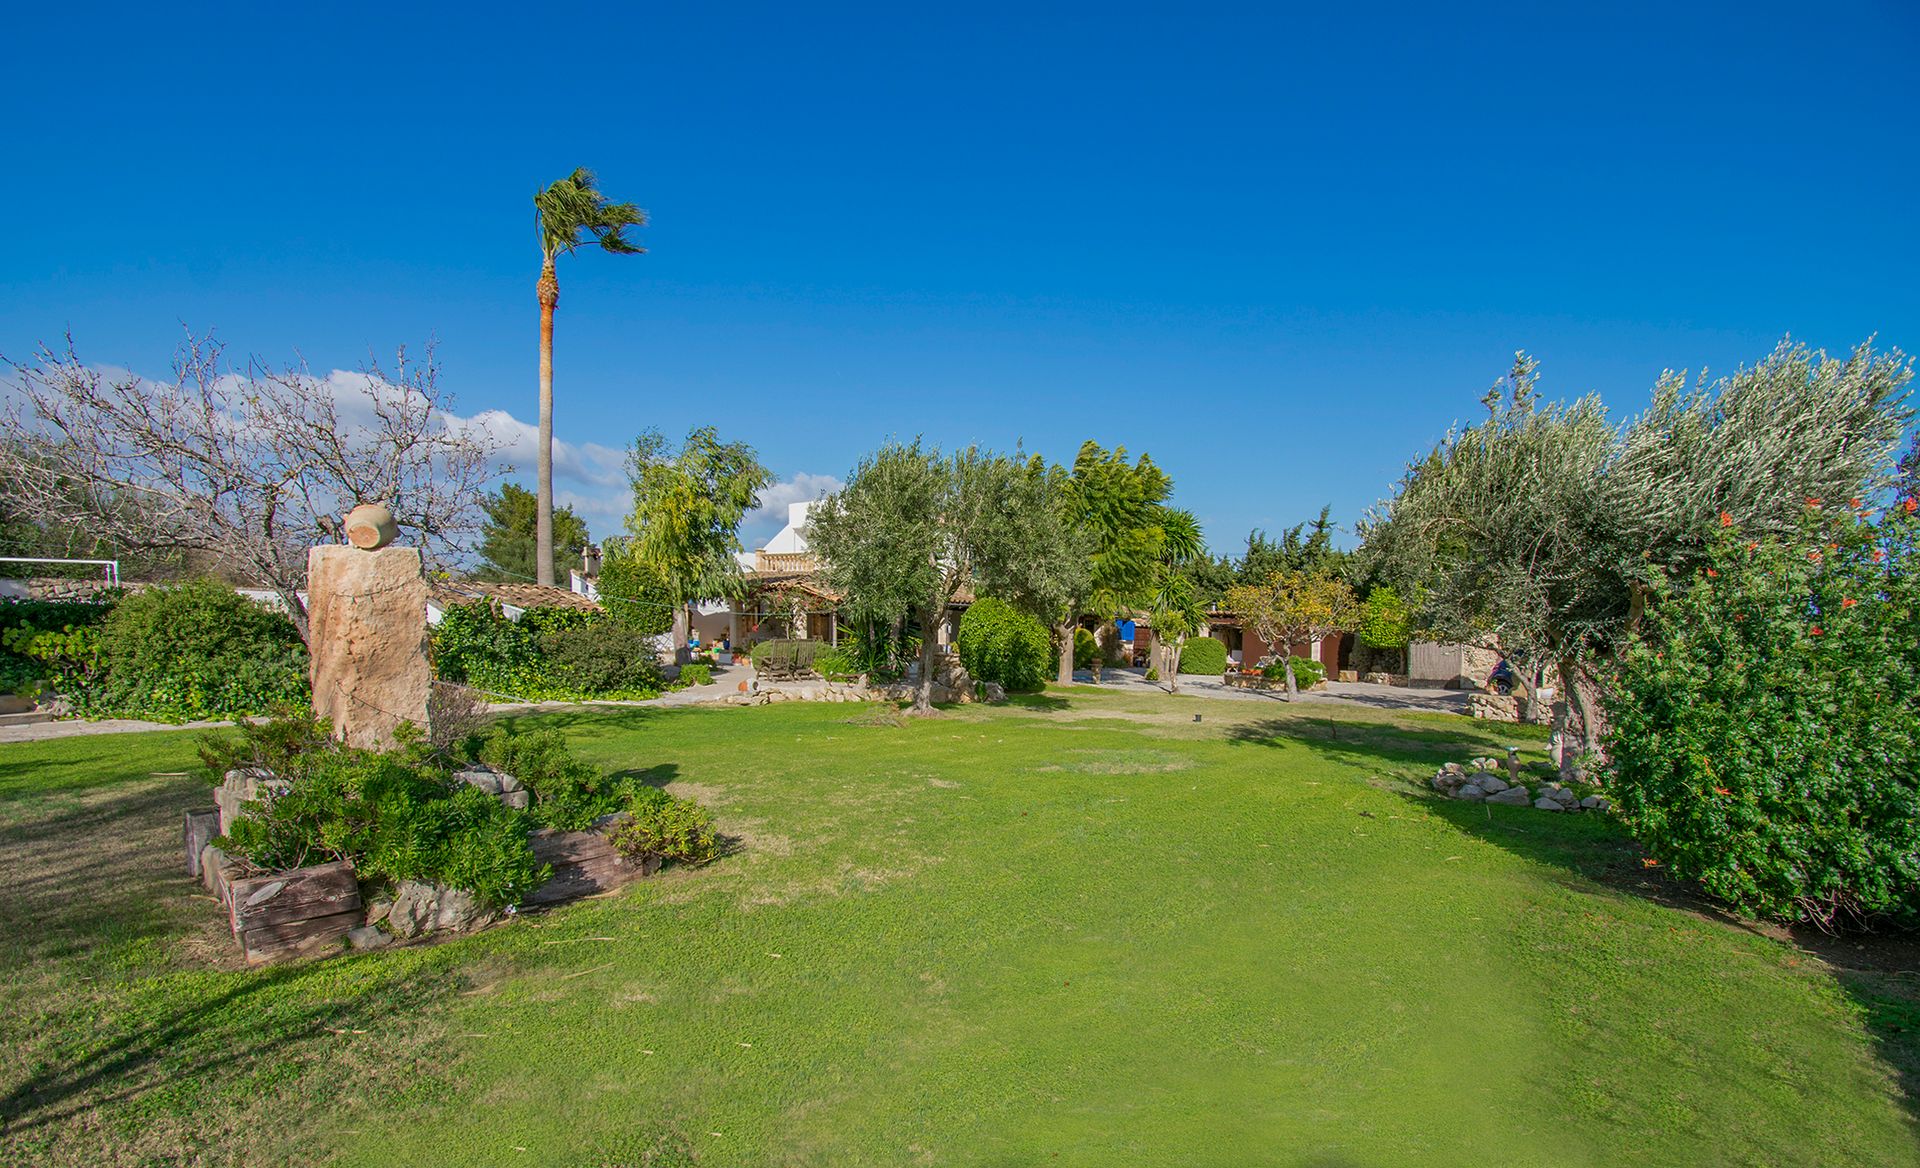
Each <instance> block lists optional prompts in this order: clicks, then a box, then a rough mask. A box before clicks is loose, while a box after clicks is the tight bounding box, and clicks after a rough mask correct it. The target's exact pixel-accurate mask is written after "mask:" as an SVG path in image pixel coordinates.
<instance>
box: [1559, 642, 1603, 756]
mask: <svg viewBox="0 0 1920 1168" xmlns="http://www.w3.org/2000/svg"><path fill="white" fill-rule="evenodd" d="M1559 673H1560V687H1561V689H1562V690H1563V691H1564V693H1563V694H1562V695H1561V700H1560V701H1558V702H1555V703H1554V730H1555V733H1556V737H1558V738H1559V740H1560V778H1561V780H1562V781H1563V782H1571V781H1572V780H1573V778H1574V777H1575V772H1577V771H1578V770H1580V769H1581V763H1582V762H1595V761H1598V760H1599V758H1600V725H1599V720H1598V714H1597V712H1596V711H1595V710H1594V708H1593V702H1592V700H1591V699H1590V697H1589V695H1588V693H1587V691H1586V689H1585V688H1584V687H1583V685H1582V682H1583V680H1584V678H1583V677H1582V675H1581V671H1580V668H1579V667H1578V666H1577V665H1575V664H1574V663H1573V662H1571V661H1562V662H1560V669H1559ZM1574 719H1578V720H1579V722H1580V733H1579V734H1578V735H1575V734H1574V733H1573V726H1572V723H1573V720H1574Z"/></svg>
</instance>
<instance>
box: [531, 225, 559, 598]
mask: <svg viewBox="0 0 1920 1168" xmlns="http://www.w3.org/2000/svg"><path fill="white" fill-rule="evenodd" d="M535 291H536V292H537V293H538V294H539V297H540V454H539V459H540V471H539V478H540V482H539V484H538V486H537V488H536V492H535V503H534V518H533V549H534V550H533V558H534V565H533V577H534V579H535V580H537V581H539V582H540V583H542V584H551V583H553V582H554V581H553V310H554V309H556V308H558V307H560V278H559V276H557V275H556V274H555V273H554V270H553V257H552V256H548V257H547V258H546V261H545V262H544V263H542V264H541V265H540V283H539V284H538V285H536V288H535Z"/></svg>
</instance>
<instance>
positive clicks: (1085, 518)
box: [1054, 441, 1204, 685]
mask: <svg viewBox="0 0 1920 1168" xmlns="http://www.w3.org/2000/svg"><path fill="white" fill-rule="evenodd" d="M1172 494H1173V480H1172V479H1171V478H1169V477H1168V476H1167V474H1166V472H1164V471H1162V470H1161V469H1160V468H1159V467H1157V466H1155V465H1154V463H1153V459H1152V458H1150V457H1148V456H1147V455H1144V454H1143V455H1141V456H1140V457H1139V459H1138V460H1137V461H1135V462H1131V463H1129V462H1128V461H1127V451H1126V448H1125V447H1115V448H1114V449H1113V450H1111V451H1109V450H1106V449H1104V448H1103V447H1101V446H1100V444H1099V443H1097V442H1092V441H1088V442H1086V443H1084V444H1083V445H1082V446H1081V447H1080V452H1079V454H1078V455H1076V456H1075V457H1074V460H1073V469H1072V471H1071V472H1070V473H1069V474H1068V475H1067V476H1066V479H1065V482H1064V484H1063V489H1062V490H1061V491H1060V492H1059V493H1058V495H1057V496H1056V497H1055V500H1056V503H1057V505H1058V506H1059V507H1060V508H1061V515H1062V519H1061V524H1062V526H1063V528H1064V531H1065V533H1066V534H1064V535H1063V536H1062V537H1061V541H1062V548H1063V551H1064V554H1065V556H1066V558H1067V559H1068V560H1069V562H1070V564H1071V566H1070V568H1069V570H1068V571H1067V573H1066V583H1067V586H1066V588H1065V589H1064V596H1063V601H1064V602H1063V603H1061V604H1060V605H1059V606H1058V607H1057V608H1056V609H1055V614H1056V615H1055V618H1054V620H1055V626H1056V627H1055V635H1056V636H1057V638H1058V641H1059V652H1060V659H1059V662H1058V674H1057V680H1058V681H1059V683H1060V684H1061V685H1071V684H1073V649H1072V646H1073V641H1074V635H1073V629H1074V627H1075V626H1076V625H1077V624H1078V622H1079V619H1080V617H1081V616H1082V615H1085V614H1087V613H1092V614H1093V615H1095V616H1097V617H1099V618H1100V620H1101V627H1100V631H1099V632H1098V633H1096V634H1095V640H1096V643H1101V642H1102V641H1103V639H1104V637H1105V635H1106V632H1107V628H1106V626H1107V624H1108V623H1110V622H1111V621H1112V620H1113V618H1114V617H1115V616H1117V615H1118V614H1119V613H1120V612H1121V611H1122V610H1123V609H1134V608H1147V607H1149V606H1150V604H1151V602H1152V599H1153V596H1154V593H1155V591H1156V589H1157V586H1158V585H1159V583H1160V573H1161V565H1162V563H1163V559H1164V557H1165V556H1166V554H1167V544H1168V540H1169V530H1168V525H1169V524H1170V523H1175V522H1177V520H1176V519H1174V518H1173V516H1172V509H1171V508H1169V507H1168V506H1167V505H1166V501H1167V499H1168V497H1170V496H1171V495H1172ZM1188 518H1189V519H1190V518H1191V517H1190V516H1189V517H1188ZM1194 533H1195V534H1196V535H1197V528H1195V529H1194ZM1181 534H1182V533H1180V532H1175V533H1173V538H1176V539H1178V538H1180V537H1181ZM1180 550H1182V551H1183V552H1192V549H1190V548H1186V549H1180ZM1200 554H1204V549H1201V550H1200V552H1198V553H1193V554H1191V555H1184V554H1183V555H1182V557H1181V559H1182V560H1183V561H1184V560H1187V559H1192V558H1197V556H1198V555H1200ZM1099 660H1100V659H1099V657H1098V656H1096V657H1095V659H1094V661H1095V664H1094V671H1095V679H1096V680H1098V675H1099V668H1100V667H1099Z"/></svg>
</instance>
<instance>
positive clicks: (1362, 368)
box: [0, 2, 1920, 551]
mask: <svg viewBox="0 0 1920 1168" xmlns="http://www.w3.org/2000/svg"><path fill="white" fill-rule="evenodd" d="M1335 9H1338V10H1339V11H1337V12H1336V11H1334V10H1335ZM1468 9H1472V11H1468ZM564 11H565V14H566V16H565V17H563V16H561V15H556V14H554V13H552V12H549V13H548V14H546V15H541V14H539V12H538V11H537V10H536V9H534V8H530V7H528V6H525V5H515V6H512V7H507V6H497V7H490V6H486V5H460V6H457V7H455V6H449V7H446V8H444V9H441V10H438V11H434V10H430V9H427V8H426V7H425V6H420V7H419V8H418V9H417V10H416V9H415V6H408V5H393V4H386V5H379V6H369V7H354V6H349V5H335V6H325V10H324V11H323V10H322V8H321V7H318V6H307V7H304V8H302V7H300V6H264V5H263V6H238V7H233V8H230V9H225V10H220V9H215V8H211V7H190V8H189V9H186V10H182V9H180V8H178V7H169V6H156V5H150V4H147V5H138V6H127V7H125V8H122V9H116V8H115V7H114V6H112V5H93V6H87V7H86V8H85V9H84V10H83V8H82V6H77V5H72V6H51V5H41V6H32V7H31V8H29V9H25V10H21V11H17V12H14V13H13V14H12V15H11V16H10V17H9V21H8V23H9V34H10V35H9V38H8V39H9V41H10V48H9V52H8V54H7V65H8V72H9V79H8V84H7V97H6V110H7V112H6V116H5V118H4V119H3V120H0V145H4V147H5V152H4V157H5V158H6V159H7V160H8V161H9V163H10V165H9V167H8V170H9V172H10V173H9V176H8V181H6V182H4V183H0V221H3V222H5V223H6V224H7V228H6V230H5V231H4V232H0V352H4V353H5V354H7V355H8V356H12V357H21V356H24V355H26V353H27V351H28V350H29V349H30V348H31V346H32V345H33V344H34V343H35V342H37V341H40V340H42V339H52V338H55V337H57V336H58V334H60V333H62V332H63V331H66V330H68V329H71V330H72V332H73V333H74V336H75V339H76V341H77V342H78V345H79V347H80V350H81V353H82V356H83V357H85V358H86V359H88V360H90V361H93V362H96V363H99V364H103V365H115V366H120V367H126V368H132V369H135V370H139V371H142V372H146V373H157V372H163V371H164V370H165V368H166V365H167V363H168V360H169V357H170V355H171V352H172V349H173V347H174V345H175V343H176V342H177V340H178V337H179V330H180V327H181V324H182V323H183V322H184V323H186V324H187V325H190V326H192V327H193V328H195V329H207V328H212V329H215V330H217V332H218V334H219V335H220V336H222V337H224V338H225V339H226V340H227V341H228V342H229V343H230V345H231V346H233V347H234V349H235V350H237V351H239V352H243V353H254V354H258V355H260V356H262V357H265V358H268V359H270V360H276V361H281V360H287V359H291V358H293V357H294V356H295V355H296V354H298V355H300V356H303V357H304V358H305V359H306V360H307V361H308V362H309V363H310V364H311V365H312V366H314V367H316V368H319V369H323V370H324V369H332V368H335V367H342V368H353V367H356V366H358V365H360V364H361V363H362V362H363V361H364V360H365V359H366V358H367V356H368V355H369V353H380V354H390V353H391V352H392V350H393V349H394V347H395V346H397V345H400V344H402V343H407V344H411V345H414V346H418V345H419V344H421V343H422V342H424V341H426V340H427V339H428V338H435V339H437V341H438V344H439V355H440V357H441V359H442V361H443V363H444V367H445V384H446V385H447V386H448V387H450V388H452V389H453V390H454V391H455V392H456V394H457V395H458V397H459V407H460V410H461V411H462V412H463V413H472V412H478V411H480V410H483V409H502V410H508V411H511V412H512V413H513V414H514V415H516V416H517V417H519V418H521V419H524V420H527V421H531V420H532V419H533V417H534V411H535V343H536V309H535V303H534V296H533V283H534V279H535V276H536V275H537V266H538V256H537V250H536V245H535V238H534V234H533V223H532V210H531V204H530V201H529V200H530V198H531V195H532V193H533V192H534V190H535V189H536V188H537V187H539V186H540V185H542V184H544V183H546V182H549V181H551V180H553V179H555V178H558V177H561V176H562V175H564V174H566V173H567V172H568V171H569V170H571V169H572V168H573V167H575V166H580V165H585V166H590V167H592V168H594V169H595V170H597V171H598V172H599V174H600V176H601V179H602V183H603V186H604V188H605V189H606V190H607V191H608V192H609V193H610V194H612V195H614V196H615V197H618V198H622V199H628V200H632V201H634V202H637V203H639V204H640V205H642V206H643V207H646V208H647V209H648V210H649V211H650V212H651V213H652V216H653V224H652V225H651V226H650V227H648V228H647V229H645V230H644V231H643V232H642V233H641V235H642V239H643V241H644V242H645V244H646V245H647V246H648V248H649V249H650V253H649V254H648V255H645V256H639V257H610V256H604V255H600V254H586V253H582V254H580V255H576V256H574V257H572V258H570V259H568V260H565V261H563V264H562V271H561V290H562V291H561V307H560V313H559V320H558V358H557V374H556V395H557V398H558V401H559V405H558V409H557V418H558V421H557V429H558V433H559V435H560V437H561V438H562V439H563V440H565V441H566V442H568V443H569V444H570V448H571V449H572V450H574V451H576V452H581V453H583V454H585V455H591V453H592V450H593V448H594V447H598V448H600V449H602V450H603V451H604V450H611V449H614V448H618V447H620V446H621V445H623V444H624V443H626V442H628V441H630V440H631V438H632V437H633V435H634V434H636V433H638V432H639V431H641V430H642V429H645V428H648V427H658V428H660V429H662V430H665V431H666V432H668V433H669V434H675V433H681V432H684V431H685V430H686V429H687V428H688V427H689V426H692V425H697V424H703V423H712V424H715V425H717V426H719V427H720V429H721V430H722V432H723V433H724V434H726V435H727V436H729V437H738V438H741V439H745V440H747V441H749V442H751V443H753V444H754V445H755V446H757V447H758V448H759V449H760V451H761V452H762V455H763V457H764V458H765V460H766V461H767V463H768V464H769V465H770V466H771V467H772V468H773V469H774V470H775V471H776V472H777V473H778V474H779V475H780V476H781V477H782V479H783V480H786V481H787V485H786V486H785V487H784V488H783V490H782V492H781V493H780V494H779V496H778V498H779V499H785V498H787V497H794V496H799V495H804V494H807V493H809V492H810V491H811V490H814V489H817V488H818V487H819V486H820V485H821V484H822V483H824V482H827V481H829V480H830V479H831V478H832V477H833V476H844V475H845V474H846V473H847V471H848V469H849V468H850V467H851V466H852V465H853V464H854V462H855V461H856V460H857V458H858V457H859V456H860V455H861V453H863V452H865V451H867V450H870V449H872V448H873V447H874V446H876V445H877V444H879V443H880V442H881V441H883V440H885V439H886V438H888V437H891V436H901V437H912V436H913V435H915V434H924V435H925V436H926V437H927V438H928V439H929V440H931V441H933V442H935V443H938V444H940V445H943V446H955V445H963V444H966V443H970V442H980V443H983V444H987V445H990V446H995V447H1009V446H1011V445H1012V444H1013V443H1015V442H1016V441H1020V440H1024V442H1025V443H1026V445H1027V446H1028V448H1029V449H1037V450H1040V451H1042V452H1044V453H1047V454H1049V455H1052V456H1054V457H1058V458H1061V459H1068V458H1071V456H1072V454H1073V451H1074V450H1075V449H1076V448H1077V447H1078V445H1079V443H1080V442H1081V440H1083V439H1085V438H1088V437H1092V438H1095V439H1098V440H1100V441H1102V442H1103V443H1107V444H1114V443H1120V444H1124V445H1125V446H1127V447H1128V448H1129V449H1130V450H1134V451H1140V450H1145V451H1149V452H1151V453H1152V454H1153V455H1154V457H1155V458H1156V459H1157V460H1158V461H1160V462H1161V463H1162V464H1163V465H1164V466H1166V467H1167V468H1168V469H1169V470H1170V471H1171V472H1172V473H1173V475H1174V477H1175V480H1176V483H1177V490H1178V498H1179V501H1180V502H1182V503H1183V504H1185V505H1187V506H1189V507H1191V508H1192V509H1193V510H1194V511H1195V512H1196V513H1198V514H1199V515H1200V516H1201V518H1202V520H1203V522H1204V523H1205V525H1206V529H1207V533H1208V535H1209V538H1210V540H1211V542H1212V543H1213V545H1214V546H1215V548H1216V549H1217V550H1223V551H1225V550H1232V549H1234V548H1236V547H1237V546H1239V545H1240V543H1241V541H1242V540H1243V539H1244V537H1245V534H1246V532H1247V530H1248V529H1249V528H1251V527H1256V526H1258V527H1266V528H1269V529H1276V528H1279V527H1283V526H1285V525H1288V524H1290V523H1293V522H1297V521H1299V520H1300V519H1303V518H1307V517H1309V516H1310V515H1312V514H1313V513H1314V512H1316V511H1317V510H1318V509H1319V507H1320V505H1321V504H1322V503H1330V504H1332V505H1333V508H1334V512H1335V516H1336V518H1337V519H1338V520H1340V521H1341V522H1342V523H1351V521H1352V520H1353V519H1355V518H1356V517H1358V516H1359V515H1360V514H1361V513H1362V512H1363V511H1364V509H1365V508H1366V506H1367V505H1368V504H1370V503H1372V502H1373V501H1374V500H1376V499H1378V498H1380V497H1382V496H1383V495H1385V494H1386V493H1387V491H1388V490H1389V488H1390V485H1391V483H1392V481H1393V480H1394V478H1395V477H1396V476H1397V474H1398V473H1399V471H1400V468H1401V467H1402V465H1403V464H1404V463H1405V462H1406V460H1407V459H1409V458H1411V457H1413V456H1415V455H1417V454H1418V453H1420V452H1422V451H1424V450H1425V449H1426V448H1427V447H1428V446H1429V445H1430V444H1431V443H1432V442H1433V441H1434V440H1435V439H1436V438H1437V437H1439V436H1440V434H1441V433H1442V432H1443V431H1444V430H1445V429H1446V427H1447V426H1448V424H1449V423H1451V422H1452V421H1454V420H1455V419H1463V418H1469V417H1471V416H1472V415H1473V414H1474V413H1475V412H1476V411H1477V409H1478V406H1477V404H1476V403H1477V399H1478V398H1479V396H1480V395H1481V393H1483V392H1484V390H1485V388H1486V387H1487V385H1488V384H1489V383H1490V382H1492V381H1493V380H1494V378H1496V377H1497V376H1498V375H1499V374H1500V373H1502V372H1503V371H1504V370H1505V368H1506V367H1507V365H1508V364H1509V363H1510V361H1511V356H1512V353H1513V351H1514V350H1515V349H1520V348H1525V349H1528V350H1529V351H1531V352H1533V353H1534V354H1536V355H1537V356H1538V357H1540V358H1541V360H1542V361H1543V364H1544V385H1545V388H1546V389H1547V391H1548V392H1549V393H1550V394H1553V395H1555V396H1560V395H1572V394H1575V393H1579V392H1585V391H1588V390H1597V391H1599V392H1600V393H1601V394H1603V395H1604V396H1605V397H1606V398H1607V400H1608V401H1609V402H1610V403H1612V404H1614V405H1615V407H1616V409H1618V410H1621V411H1623V412H1626V411H1631V410H1632V409H1634V408H1637V407H1638V405H1639V404H1640V403H1642V402H1643V401H1644V399H1645V396H1646V392H1647V389H1648V387H1649V386H1650V385H1651V384H1652V382H1653V380H1654V378H1655V376H1656V375H1657V374H1658V373H1659V371H1660V370H1661V369H1662V368H1665V367H1670V366H1671V367H1676V368H1680V367H1684V368H1690V369H1696V370H1697V369H1698V368H1700V367H1701V366H1702V365H1706V366H1709V367H1711V368H1712V369H1716V370H1730V369H1731V368H1732V367H1733V366H1735V365H1737V364H1739V363H1741V362H1752V361H1754V360H1757V359H1758V358H1760V357H1761V356H1763V355H1764V354H1765V353H1766V352H1767V351H1768V349H1769V348H1770V347H1771V346H1772V345H1773V343H1774V342H1775V341H1777V340H1778V339H1779V338H1780V337H1781V336H1782V335H1783V334H1786V333H1791V334H1793V336H1795V337H1796V338H1798V339H1803V340H1806V341H1808V342H1809V343H1812V344H1815V345H1819V346H1824V347H1827V348H1830V349H1844V348H1848V347H1850V346H1851V345H1853V344H1854V343H1856V342H1858V341H1860V340H1861V339H1863V338H1865V337H1866V336H1868V335H1869V334H1875V333H1877V334H1878V336H1879V338H1880V342H1881V343H1882V344H1885V345H1898V346H1900V347H1902V348H1905V349H1908V350H1913V349H1915V348H1920V291H1917V290H1916V285H1915V281H1914V267H1915V260H1916V258H1920V246H1917V245H1920V226H1917V224H1920V216H1916V215H1915V213H1914V206H1915V200H1914V195H1915V186H1916V184H1915V179H1916V177H1917V176H1920V161H1917V158H1920V154H1917V150H1920V70H1916V69H1915V68H1914V62H1915V60H1916V54H1917V51H1920V10H1916V9H1915V8H1914V7H1913V6H1911V5H1903V4H1894V3H1886V4H1846V3H1835V4H1827V5H1821V6H1819V7H1818V8H1811V7H1809V6H1806V5H1787V4H1766V3H1743V4H1737V5H1733V4H1728V5H1689V4H1685V3H1676V2H1668V3H1662V4H1657V5H1609V6H1605V7H1604V8H1601V7H1598V6H1596V7H1594V8H1592V9H1591V10H1589V11H1574V10H1573V6H1559V5H1542V4H1538V3H1531V4H1525V5H1514V6H1504V7H1500V8H1493V7H1475V6H1471V5H1454V6H1446V7H1444V8H1442V9H1439V10H1435V9H1434V8H1433V7H1432V6H1427V5H1418V6H1408V7H1406V8H1399V7H1396V6H1393V5H1386V4H1376V5H1369V6H1364V7H1363V6H1358V5H1345V6H1342V5H1314V6H1311V7H1303V8H1300V9H1293V10H1290V9H1287V8H1285V7H1283V6H1279V5H1257V6H1247V7H1229V6H1205V7H1204V8H1202V9H1200V10H1195V9H1193V8H1189V7H1186V6H1173V5H1161V6H1151V7H1149V6H1129V5H1121V4H1101V5H1086V6H1082V7H1051V6H1040V5H1033V4H1020V5H1008V6H995V5H969V6H964V7H952V8H945V9H939V10H934V9H931V8H928V7H926V6H919V5H874V6H853V5H840V6H833V5H827V6H796V5H781V6H759V5H749V4H734V5H727V6H717V5H684V6H677V7H667V6H649V5H627V6H619V7H616V8H609V9H605V10H602V11H594V10H592V9H591V8H590V7H580V6H576V7H570V8H567V9H565V10H564ZM568 17H570V18H571V19H568ZM590 444H591V445H590ZM603 457H611V456H610V455H603ZM530 467H531V460H530V458H529V459H527V460H526V464H525V469H530ZM807 476H812V477H807ZM521 477H523V478H524V477H525V475H524V474H523V475H522V476H521ZM617 479H618V476H617V467H609V466H606V465H604V464H603V465H601V466H599V467H597V468H596V467H595V466H594V465H593V464H592V463H591V459H590V458H585V459H582V460H580V461H578V462H577V463H570V464H569V467H568V473H567V474H566V475H565V476H564V477H563V482H562V487H563V489H564V490H565V491H566V492H567V493H568V494H569V496H570V497H573V498H576V499H579V500H580V501H582V503H583V505H584V506H585V507H586V509H587V510H588V512H589V517H590V519H591V520H592V522H593V526H594V528H595V530H596V533H605V532H606V531H607V530H608V529H609V528H610V527H611V526H612V525H613V524H615V523H617V518H616V516H617V513H618V510H619V502H620V490H619V487H618V481H617ZM770 524H771V520H770V519H765V518H763V519H762V520H760V521H759V522H757V523H756V526H755V530H754V531H753V532H750V533H749V535H750V536H752V535H758V536H762V537H763V536H764V535H766V534H767V533H768V532H769V530H770Z"/></svg>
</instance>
